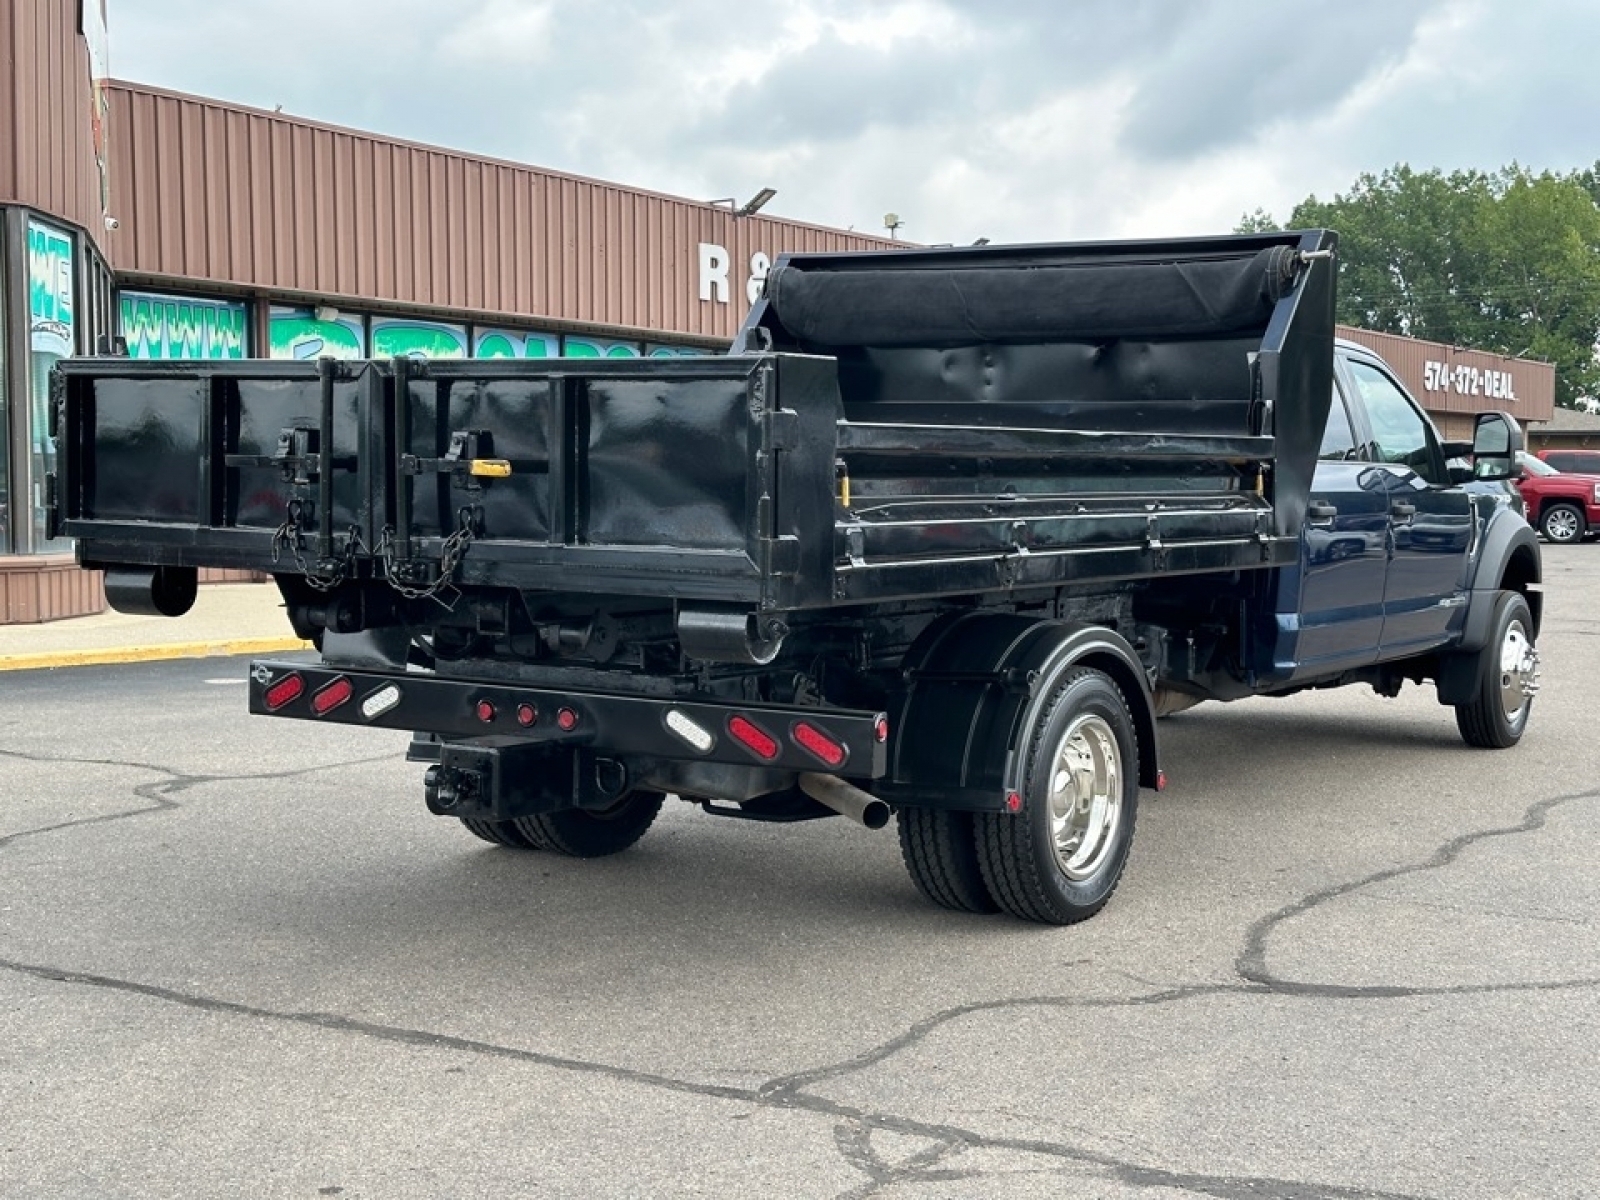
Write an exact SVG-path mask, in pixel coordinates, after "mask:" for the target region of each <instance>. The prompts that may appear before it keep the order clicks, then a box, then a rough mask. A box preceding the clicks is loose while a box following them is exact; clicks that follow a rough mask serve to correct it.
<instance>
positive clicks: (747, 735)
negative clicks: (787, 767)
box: [728, 717, 782, 762]
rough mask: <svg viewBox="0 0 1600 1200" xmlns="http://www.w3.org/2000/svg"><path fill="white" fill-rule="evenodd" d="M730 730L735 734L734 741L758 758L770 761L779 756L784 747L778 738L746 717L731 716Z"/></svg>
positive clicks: (729, 719) (729, 721)
mask: <svg viewBox="0 0 1600 1200" xmlns="http://www.w3.org/2000/svg"><path fill="white" fill-rule="evenodd" d="M728 732H729V733H730V734H732V735H733V739H734V741H736V742H738V743H739V744H740V745H741V746H743V747H744V748H745V749H746V750H748V751H750V753H751V754H754V755H755V756H756V757H757V758H764V759H766V760H767V761H768V762H771V761H772V760H773V759H775V758H777V757H778V751H779V750H780V749H782V747H781V746H779V745H778V739H777V738H775V737H773V736H772V735H771V734H770V733H768V732H767V731H766V730H765V729H763V728H761V726H759V725H757V724H756V723H755V722H754V721H751V720H748V719H746V718H745V717H729V718H728Z"/></svg>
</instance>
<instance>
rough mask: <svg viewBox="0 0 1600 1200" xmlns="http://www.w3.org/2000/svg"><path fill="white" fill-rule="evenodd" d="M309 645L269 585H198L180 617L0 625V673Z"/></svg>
mask: <svg viewBox="0 0 1600 1200" xmlns="http://www.w3.org/2000/svg"><path fill="white" fill-rule="evenodd" d="M309 644H310V643H308V642H303V641H301V640H300V639H299V638H297V637H295V635H294V630H293V629H291V628H290V627H289V618H288V616H287V615H286V614H285V613H284V611H283V601H282V599H281V598H280V597H279V595H278V589H277V588H276V587H274V586H273V585H272V584H270V583H215V584H206V585H205V586H203V587H201V589H200V594H199V597H198V598H197V599H196V600H195V603H194V607H193V608H192V609H190V610H189V611H188V612H187V613H185V614H184V615H183V616H181V617H133V616H128V615H127V614H125V613H119V612H114V611H107V612H103V613H100V614H99V615H97V616H93V617H73V618H70V619H68V620H65V621H49V622H46V623H45V624H42V625H0V671H23V670H37V669H40V668H46V667H84V666H93V665H97V664H100V663H125V662H149V661H151V660H152V659H159V658H202V657H207V656H211V655H225V654H275V653H278V652H280V651H284V650H300V649H304V648H305V647H307V646H308V645H309Z"/></svg>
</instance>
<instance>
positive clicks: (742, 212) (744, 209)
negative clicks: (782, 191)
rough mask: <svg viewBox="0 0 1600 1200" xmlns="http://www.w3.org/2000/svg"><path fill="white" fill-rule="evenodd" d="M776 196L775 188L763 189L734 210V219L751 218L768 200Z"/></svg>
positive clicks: (776, 190)
mask: <svg viewBox="0 0 1600 1200" xmlns="http://www.w3.org/2000/svg"><path fill="white" fill-rule="evenodd" d="M777 194H778V189H777V188H767V187H764V188H762V189H761V190H760V191H759V192H757V193H756V194H755V195H754V196H751V197H750V199H748V200H746V201H745V202H744V203H743V204H741V205H740V206H739V207H738V208H736V209H734V210H733V215H734V216H736V217H748V216H752V215H754V214H755V213H757V212H759V211H760V210H761V208H762V206H764V205H765V204H766V203H767V201H768V200H771V199H772V198H773V197H774V196H776V195H777Z"/></svg>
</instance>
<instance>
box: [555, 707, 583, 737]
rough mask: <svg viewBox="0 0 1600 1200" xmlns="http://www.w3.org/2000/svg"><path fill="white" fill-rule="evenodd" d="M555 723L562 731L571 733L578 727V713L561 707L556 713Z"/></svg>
mask: <svg viewBox="0 0 1600 1200" xmlns="http://www.w3.org/2000/svg"><path fill="white" fill-rule="evenodd" d="M556 724H557V725H559V726H560V727H561V731H562V732H563V733H571V732H572V731H573V730H574V729H576V728H577V727H578V714H577V713H575V712H573V711H572V710H571V709H570V708H563V709H561V710H560V711H559V712H557V713H556Z"/></svg>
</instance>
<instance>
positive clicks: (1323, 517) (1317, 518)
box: [1306, 500, 1339, 528]
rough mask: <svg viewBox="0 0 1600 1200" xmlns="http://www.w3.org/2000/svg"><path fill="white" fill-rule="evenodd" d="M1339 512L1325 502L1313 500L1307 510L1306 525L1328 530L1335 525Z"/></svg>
mask: <svg viewBox="0 0 1600 1200" xmlns="http://www.w3.org/2000/svg"><path fill="white" fill-rule="evenodd" d="M1338 515H1339V510H1338V509H1337V508H1335V507H1334V506H1333V505H1331V504H1329V503H1328V502H1327V501H1325V500H1313V501H1312V502H1311V504H1310V505H1309V506H1308V507H1307V508H1306V524H1308V525H1315V526H1317V527H1319V528H1326V527H1328V526H1330V525H1332V524H1333V519H1334V518H1335V517H1337V516H1338Z"/></svg>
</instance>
